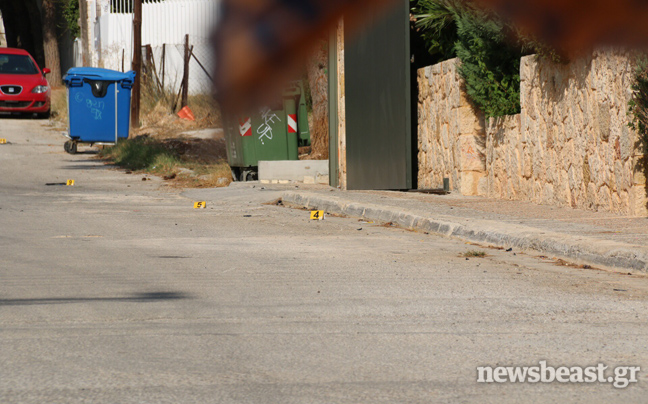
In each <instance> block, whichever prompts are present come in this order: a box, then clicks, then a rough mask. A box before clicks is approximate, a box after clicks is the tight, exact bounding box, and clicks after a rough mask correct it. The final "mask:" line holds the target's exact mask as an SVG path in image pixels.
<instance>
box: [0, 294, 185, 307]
mask: <svg viewBox="0 0 648 404" xmlns="http://www.w3.org/2000/svg"><path fill="white" fill-rule="evenodd" d="M185 299H191V296H189V295H187V294H185V293H180V292H149V293H137V294H135V295H133V296H130V297H60V298H57V297H55V298H34V299H0V306H31V305H46V304H71V303H92V302H124V303H153V302H160V301H166V300H185Z"/></svg>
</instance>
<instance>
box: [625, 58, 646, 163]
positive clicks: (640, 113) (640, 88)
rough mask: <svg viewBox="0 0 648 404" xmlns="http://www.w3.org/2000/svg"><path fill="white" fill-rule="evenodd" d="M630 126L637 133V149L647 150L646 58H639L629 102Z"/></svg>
mask: <svg viewBox="0 0 648 404" xmlns="http://www.w3.org/2000/svg"><path fill="white" fill-rule="evenodd" d="M629 107H630V108H629V114H630V123H629V125H630V128H632V129H633V130H635V131H637V133H639V143H640V144H639V145H638V146H639V149H640V150H642V151H643V153H647V152H648V58H647V57H646V56H643V57H641V58H639V60H638V63H637V69H636V71H635V77H634V83H633V84H632V98H631V99H630V102H629Z"/></svg>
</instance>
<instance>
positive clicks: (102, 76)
mask: <svg viewBox="0 0 648 404" xmlns="http://www.w3.org/2000/svg"><path fill="white" fill-rule="evenodd" d="M72 77H79V78H88V79H91V80H100V81H115V82H119V81H125V80H131V81H133V80H134V79H135V72H134V71H132V70H131V71H129V72H126V73H122V72H118V71H116V70H108V69H100V68H97V67H73V68H71V69H70V70H68V72H67V75H65V77H64V78H63V81H68V80H70V79H71V78H72Z"/></svg>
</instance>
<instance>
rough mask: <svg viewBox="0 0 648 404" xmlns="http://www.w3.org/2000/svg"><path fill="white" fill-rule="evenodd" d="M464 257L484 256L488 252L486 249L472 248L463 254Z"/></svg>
mask: <svg viewBox="0 0 648 404" xmlns="http://www.w3.org/2000/svg"><path fill="white" fill-rule="evenodd" d="M462 257H466V258H484V257H486V253H485V252H484V251H477V250H470V251H466V252H465V253H463V254H462Z"/></svg>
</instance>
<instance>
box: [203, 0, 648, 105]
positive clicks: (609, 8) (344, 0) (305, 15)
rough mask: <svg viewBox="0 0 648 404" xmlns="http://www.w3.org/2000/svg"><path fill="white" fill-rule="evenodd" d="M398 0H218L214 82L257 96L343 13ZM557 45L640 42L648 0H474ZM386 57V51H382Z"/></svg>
mask: <svg viewBox="0 0 648 404" xmlns="http://www.w3.org/2000/svg"><path fill="white" fill-rule="evenodd" d="M397 1H403V0H223V13H222V18H221V22H220V24H219V26H218V29H217V33H216V35H215V42H214V44H215V49H216V60H217V70H216V77H215V82H216V90H217V95H218V98H219V100H220V102H221V105H222V106H223V107H224V108H225V109H226V110H230V111H240V110H243V109H245V108H250V107H253V106H255V105H260V104H263V103H264V102H267V101H268V100H269V98H270V96H269V94H276V93H279V92H280V89H281V88H282V85H283V84H284V83H285V82H286V81H287V80H290V79H291V78H294V77H296V76H297V75H298V74H299V71H300V69H301V68H303V66H304V65H305V60H306V58H307V55H308V54H309V52H310V51H311V48H312V47H313V46H314V45H315V44H317V42H318V40H320V39H322V38H326V36H327V35H328V33H329V32H330V30H331V29H333V27H334V25H335V23H336V22H337V21H338V20H339V19H340V18H341V17H342V16H343V15H344V18H345V24H348V25H351V26H355V27H356V28H357V27H359V26H360V25H361V24H365V23H369V22H370V21H367V19H368V18H369V17H367V16H368V15H374V13H373V12H367V10H371V11H375V10H376V9H377V8H383V9H385V10H388V7H387V6H389V5H390V4H396V3H397ZM473 3H475V4H476V5H479V6H482V7H483V8H485V9H488V10H493V11H495V12H496V13H498V14H499V15H501V16H502V17H503V18H506V19H509V20H511V21H513V23H515V24H516V25H517V26H519V27H520V29H522V30H523V31H524V32H527V33H529V34H531V35H533V36H535V37H537V38H538V39H540V40H542V41H543V42H545V43H547V44H549V45H550V46H552V47H554V48H555V49H557V50H558V51H560V52H563V53H569V54H574V53H579V52H582V51H586V50H588V49H590V48H591V47H593V46H602V45H621V46H629V47H646V45H648V24H646V23H645V21H648V2H645V1H636V0H615V1H612V0H590V1H588V2H583V1H582V0H475V1H474V2H473ZM385 56H386V57H388V55H385Z"/></svg>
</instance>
